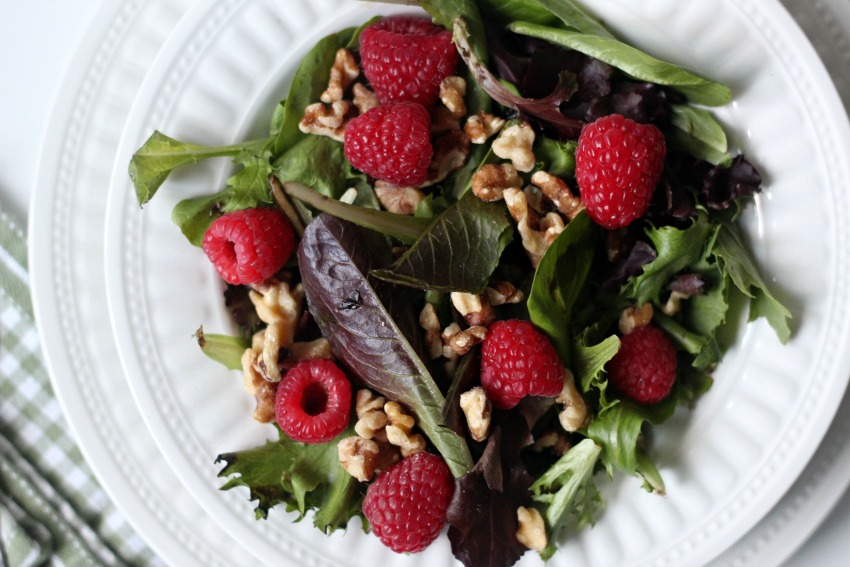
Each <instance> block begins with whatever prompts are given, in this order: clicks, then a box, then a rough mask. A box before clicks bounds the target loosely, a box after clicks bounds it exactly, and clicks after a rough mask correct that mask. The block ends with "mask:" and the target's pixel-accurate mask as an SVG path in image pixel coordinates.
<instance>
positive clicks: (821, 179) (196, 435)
mask: <svg viewBox="0 0 850 567" xmlns="http://www.w3.org/2000/svg"><path fill="white" fill-rule="evenodd" d="M594 8H595V9H596V10H597V13H598V14H599V15H600V16H602V17H603V18H604V19H605V20H606V21H607V22H608V23H609V24H611V25H612V26H613V27H614V28H615V29H617V30H618V31H619V32H620V33H621V35H623V36H624V37H627V38H629V39H630V40H632V41H633V42H634V43H635V44H637V45H641V46H643V47H645V48H647V49H648V50H649V51H651V52H654V53H656V54H658V55H660V56H662V57H666V58H669V59H673V60H678V61H682V62H686V63H687V64H688V65H689V66H691V67H693V68H695V69H696V70H698V71H701V72H703V73H704V74H707V75H711V76H712V77H715V78H718V79H720V80H722V81H724V82H726V83H728V84H730V86H731V87H732V88H733V91H734V92H735V101H734V102H733V104H731V105H730V106H729V107H727V108H724V109H722V110H720V111H719V116H720V118H721V119H722V120H723V121H724V122H725V123H726V124H727V125H728V126H729V128H730V130H731V132H732V133H733V139H734V142H735V143H736V144H737V145H739V146H740V147H742V148H743V149H744V150H745V151H746V153H747V154H748V155H749V157H750V158H751V159H753V160H754V161H755V162H756V163H757V164H758V165H759V166H760V167H761V169H762V170H763V171H764V172H765V173H766V177H767V190H766V192H765V193H764V194H763V195H762V196H761V197H760V198H759V199H758V206H757V207H756V209H754V210H753V211H751V212H750V214H749V215H748V216H747V222H746V226H745V228H746V232H747V234H748V237H749V238H750V240H751V241H752V242H753V246H754V250H755V252H756V255H757V257H758V258H759V260H760V262H761V264H762V266H763V267H764V269H765V272H766V273H767V274H769V275H770V276H772V280H773V282H774V287H775V288H776V291H777V293H778V294H779V295H780V296H781V297H782V298H783V299H785V300H786V301H787V302H788V303H789V304H790V305H791V306H792V308H793V310H794V312H795V314H796V315H797V328H796V330H795V337H794V340H793V341H792V342H791V344H789V345H788V346H786V347H782V346H780V345H779V344H778V342H777V341H776V339H775V337H774V335H773V333H772V331H770V330H769V329H768V328H767V327H766V325H763V324H760V323H759V324H755V325H752V326H749V327H748V328H747V329H746V331H745V333H743V335H742V336H741V340H740V342H739V343H738V344H737V345H736V346H735V348H733V349H732V351H730V353H729V354H728V355H727V359H726V360H725V361H724V364H723V365H722V366H721V368H720V369H719V370H718V372H717V375H716V377H717V383H716V387H715V388H714V389H713V390H712V392H711V393H710V394H709V395H708V396H706V397H705V398H704V399H703V400H701V402H700V404H699V405H698V407H697V409H696V411H694V412H693V413H692V414H685V413H682V414H680V415H679V416H678V417H677V420H678V424H676V425H678V427H676V425H674V426H673V427H670V428H667V430H666V432H664V433H661V434H660V435H659V437H658V440H657V441H658V442H657V444H656V447H655V449H654V450H655V453H656V455H657V458H658V460H659V463H660V465H661V468H662V473H663V474H664V475H665V479H666V481H667V486H668V496H667V497H666V498H657V497H652V496H650V495H647V494H644V493H643V492H641V491H640V490H639V489H638V488H637V486H636V484H635V482H634V481H632V480H630V479H620V480H618V481H617V482H615V483H613V484H612V485H609V486H608V489H606V491H605V492H606V497H607V499H608V509H607V511H606V513H605V515H604V516H603V517H602V518H601V520H600V522H599V523H598V524H597V525H596V527H595V528H594V529H593V530H587V531H584V532H582V533H581V534H579V535H577V536H574V537H571V538H569V539H568V540H567V541H566V542H564V545H563V548H562V552H561V553H560V554H558V555H557V556H556V557H555V558H554V559H553V562H554V564H556V565H560V564H567V563H568V562H569V563H572V564H588V565H590V564H592V565H617V564H629V565H663V564H676V565H686V564H702V563H705V562H707V561H708V560H710V559H712V558H713V557H714V556H715V555H717V554H718V553H720V552H721V551H723V550H724V549H726V548H727V547H729V546H730V545H731V544H732V543H734V542H735V541H736V540H737V539H738V538H740V537H741V536H742V535H743V534H744V533H746V531H747V530H749V529H750V528H751V527H753V526H754V525H755V524H756V523H757V522H758V520H759V519H760V518H761V517H762V516H764V515H765V514H766V513H767V512H768V510H769V509H770V508H771V507H772V506H773V505H774V504H776V502H777V501H778V500H779V498H780V497H781V495H782V494H783V493H784V492H785V491H786V490H787V489H788V488H789V487H790V486H791V484H792V483H793V481H794V480H795V479H796V478H797V476H798V474H799V473H800V472H801V471H802V469H803V467H804V466H805V463H806V462H807V461H808V459H809V458H810V457H811V455H812V453H813V452H814V448H815V444H816V443H817V442H818V441H819V440H820V439H821V438H822V436H823V435H824V433H825V432H826V428H827V426H828V425H829V423H830V421H831V418H832V415H833V414H834V412H835V409H836V407H837V404H838V402H839V401H840V399H841V396H842V393H843V391H844V388H845V384H846V379H847V376H848V369H849V368H850V366H848V363H850V359H848V355H847V354H845V353H843V352H842V350H843V349H842V348H841V347H842V346H843V345H844V344H846V340H847V333H848V323H847V322H846V321H845V319H846V317H843V316H842V314H843V313H844V312H846V309H847V302H848V298H850V296H848V295H847V293H846V292H845V291H843V288H842V286H841V285H839V282H841V281H843V275H844V274H845V273H846V271H847V268H848V250H847V248H846V246H847V245H846V236H845V234H844V233H845V231H846V229H845V228H844V227H843V226H842V224H841V223H839V222H838V216H837V215H836V212H837V211H841V210H843V209H846V208H847V207H848V204H849V203H848V201H847V197H846V193H845V192H843V191H842V190H841V189H842V184H843V180H844V179H846V178H847V176H846V175H845V174H844V173H842V172H847V170H848V168H849V167H850V164H848V161H847V155H848V152H846V151H844V150H845V149H848V148H850V141H849V140H848V131H847V126H846V119H845V117H844V111H843V108H842V107H841V105H840V103H839V101H838V98H837V96H836V95H835V92H834V89H833V88H832V86H831V83H830V82H829V80H828V76H827V75H826V74H825V72H824V71H823V68H822V66H821V64H820V62H819V61H818V60H817V59H816V57H815V56H814V52H813V51H812V50H811V48H810V47H809V46H808V44H807V43H806V42H805V40H804V38H803V36H802V34H801V33H800V32H799V30H798V29H797V28H796V27H795V26H794V24H793V21H792V20H791V19H790V18H789V17H788V16H787V14H786V13H785V12H784V11H783V10H782V9H781V7H780V6H779V5H778V4H775V3H765V2H738V3H732V2H720V3H718V2H709V1H703V2H691V3H688V4H686V5H685V4H682V3H677V2H673V1H670V0H655V1H652V2H648V3H645V4H643V5H642V7H641V9H640V10H636V9H634V8H631V7H630V6H629V5H628V3H626V2H625V1H614V0H611V1H606V2H598V3H595V4H594ZM371 9H372V7H370V6H368V5H364V4H359V3H353V4H352V3H344V2H339V1H330V0H328V1H326V2H322V3H319V4H313V3H311V4H310V8H309V9H308V8H307V7H306V5H304V7H303V8H301V9H299V10H297V11H295V10H292V9H291V8H289V9H285V8H284V6H283V4H276V3H263V2H233V3H224V4H217V5H215V7H214V8H213V7H210V6H206V5H199V6H198V7H197V9H196V10H195V11H194V12H193V13H192V14H190V15H189V16H188V17H187V19H186V20H184V22H183V25H181V27H180V30H178V32H176V33H175V35H174V36H173V37H172V38H171V41H170V42H169V45H168V46H167V47H166V49H165V50H164V51H163V53H162V55H161V56H160V57H159V59H158V60H157V62H156V64H155V65H154V67H153V68H152V70H151V72H150V73H149V74H148V77H147V79H146V81H145V83H144V85H143V87H142V89H141V90H140V93H139V97H138V99H137V101H136V104H135V105H134V108H133V110H132V113H131V117H130V121H129V122H128V126H127V129H126V130H125V135H124V138H123V140H122V143H121V146H120V148H119V152H118V156H119V158H118V159H119V162H118V165H117V168H116V173H115V176H114V178H113V185H112V188H111V191H110V205H109V211H108V215H107V232H106V234H107V242H108V245H107V261H108V262H109V263H110V265H111V266H112V268H113V269H112V270H111V271H110V272H109V273H108V274H107V292H108V296H109V302H110V306H111V311H112V316H113V323H114V325H115V333H116V339H117V343H118V347H119V351H120V353H121V356H122V361H123V363H124V366H125V370H126V372H127V376H128V379H129V380H130V384H131V388H132V389H133V392H134V394H135V395H136V398H137V403H138V405H139V407H140V410H141V412H142V414H143V415H144V417H145V419H146V422H147V423H148V426H149V427H150V428H151V431H152V432H153V435H154V438H155V439H156V440H157V442H158V443H159V444H160V447H161V448H162V451H163V454H164V455H165V456H166V458H168V459H169V461H170V462H171V463H172V466H173V467H174V469H175V470H176V471H177V472H178V475H179V476H180V477H181V478H182V479H184V481H185V483H186V486H187V488H188V489H189V490H190V491H191V492H193V493H194V494H195V496H196V497H197V498H198V499H199V501H200V502H201V503H202V505H203V506H204V507H205V508H206V509H207V510H208V511H209V512H210V513H211V514H212V515H213V516H214V517H216V518H217V519H219V521H221V522H222V524H223V525H224V526H225V527H226V528H227V530H228V531H229V532H230V533H234V534H238V537H239V539H240V540H241V541H244V542H248V547H249V548H251V549H252V550H254V551H255V552H257V553H258V555H259V557H260V558H261V559H263V560H264V561H266V562H275V561H281V560H282V559H281V558H282V557H299V556H300V557H309V558H311V559H312V560H313V561H315V562H317V563H324V562H339V563H344V564H359V563H362V564H374V563H376V562H381V563H385V564H419V563H422V564H424V562H427V564H429V565H433V564H450V563H452V561H453V560H452V559H451V555H450V554H449V553H448V545H447V543H446V541H445V540H444V539H443V540H441V541H440V542H438V544H437V545H435V546H433V547H432V548H430V549H429V550H428V551H426V552H425V553H424V554H421V555H418V556H413V557H399V556H396V555H393V554H390V553H388V552H386V550H384V549H383V548H381V547H380V545H379V544H378V543H377V542H376V541H375V540H374V539H370V538H366V537H364V536H363V535H362V534H360V533H359V531H358V530H349V532H348V533H347V534H345V535H342V534H335V535H334V536H333V537H334V539H339V540H343V541H344V542H345V545H341V546H337V545H333V546H330V545H327V544H326V540H325V538H324V536H322V535H321V534H319V533H318V532H316V531H315V530H313V529H312V528H310V526H309V525H308V524H307V523H302V524H297V525H292V524H289V523H288V519H287V518H286V515H285V514H283V513H282V512H279V513H277V514H274V515H273V516H272V519H271V520H270V521H269V522H263V523H260V524H257V523H256V522H255V521H254V519H253V515H252V514H251V512H250V505H249V504H248V503H247V502H245V501H244V493H243V494H238V493H235V492H231V493H227V494H222V493H220V492H219V491H218V490H217V487H218V485H219V484H220V480H219V479H216V478H215V473H216V472H217V469H216V467H215V466H214V465H213V464H212V463H211V459H210V457H211V456H212V455H215V454H217V453H219V452H222V451H227V450H233V449H234V448H237V449H238V448H247V447H250V446H252V445H253V444H257V443H258V442H261V441H262V440H263V439H265V438H266V437H267V436H268V434H269V430H268V429H267V428H261V427H258V426H256V425H254V424H253V423H251V421H250V417H249V415H250V409H251V408H250V405H251V403H252V401H251V400H250V399H248V398H247V397H246V396H245V395H244V394H242V393H241V385H240V383H239V379H238V376H234V374H233V373H227V372H222V371H219V370H218V369H216V368H215V367H214V366H212V365H210V364H209V363H206V362H204V360H203V357H202V355H200V353H198V352H197V351H194V352H193V350H192V348H191V346H190V345H189V344H188V338H184V339H183V341H181V340H180V337H187V335H188V334H190V333H191V331H192V330H193V328H194V326H196V325H197V324H200V323H204V324H205V326H206V327H207V328H208V329H226V328H228V325H227V322H226V319H225V317H224V314H223V309H222V307H221V302H220V299H219V291H220V286H219V283H218V281H217V279H216V277H215V276H214V272H213V270H212V269H211V268H210V267H209V266H208V265H207V264H206V262H205V260H204V258H203V256H202V254H201V253H200V252H199V251H198V250H195V249H192V248H191V247H188V246H187V245H186V244H185V243H183V242H182V236H181V235H180V234H179V232H178V231H177V230H176V229H174V228H173V227H172V226H171V224H170V220H169V214H168V212H169V210H170V208H171V207H172V206H173V204H174V203H175V202H176V201H177V200H178V199H180V198H183V197H185V196H188V195H196V194H199V193H203V192H208V191H209V190H210V188H216V187H219V186H221V185H222V183H223V180H224V178H225V176H226V174H227V169H228V168H227V164H210V165H207V166H206V167H204V168H202V169H201V170H197V171H195V172H193V173H189V174H186V175H183V176H181V177H180V178H178V179H175V180H174V182H173V183H170V185H169V186H168V187H165V188H163V190H162V194H161V195H158V196H157V198H156V199H155V200H154V202H152V203H151V204H150V205H149V206H148V207H146V210H145V211H144V212H143V213H141V214H140V212H139V211H138V208H137V207H136V205H135V204H134V201H133V193H132V189H131V187H130V184H129V181H128V180H127V179H126V177H125V172H124V171H123V168H122V164H121V163H120V159H121V156H122V155H124V156H126V157H128V158H129V155H130V154H131V153H132V151H133V150H134V149H135V148H137V147H138V146H139V145H140V144H141V143H142V142H143V141H144V139H145V138H146V137H147V136H148V135H149V134H150V132H151V131H153V130H154V129H160V130H163V131H165V132H167V133H168V134H169V135H171V136H174V137H176V138H178V139H184V140H189V141H195V142H206V143H210V144H224V143H232V142H233V141H236V140H239V139H243V138H244V137H246V136H248V135H250V134H252V133H257V125H258V124H263V123H264V122H265V120H264V118H265V117H264V116H263V114H264V113H265V114H268V112H269V109H270V108H271V107H272V105H273V104H274V102H275V101H276V99H278V98H281V97H282V96H283V94H282V93H283V92H284V91H283V90H282V87H283V86H285V83H286V79H287V76H288V74H290V73H291V72H292V70H293V68H294V67H293V66H294V64H295V62H296V61H297V59H298V56H299V55H300V54H303V53H304V51H305V50H306V48H307V47H308V46H309V45H311V44H312V43H313V42H314V41H315V40H316V39H317V38H318V37H320V36H321V35H323V34H324V33H327V32H328V31H332V30H335V29H339V28H341V27H343V26H344V25H352V24H357V23H360V22H362V21H364V20H365V19H366V15H367V14H368V13H369V12H370V10H371ZM331 13H332V14H334V17H328V16H327V14H331ZM721 21H722V25H721V24H720V22H721ZM263 26H265V27H263ZM662 26H663V28H664V30H665V31H666V33H665V35H663V36H661V35H660V34H658V31H659V29H661V27H662ZM298 29H300V30H304V29H311V30H314V32H313V33H311V34H304V33H296V31H295V30H298ZM272 30H274V33H272ZM741 37H747V38H749V40H748V41H746V42H742V41H740V38H741ZM213 38H214V39H213ZM789 38H794V41H789V40H788V39H789ZM246 52H250V53H251V54H252V57H251V59H250V61H246V59H245V57H244V53H246ZM279 53H287V54H288V57H286V58H277V57H275V54H279ZM209 116H216V117H217V120H215V121H214V122H211V121H210V120H209V119H208V117H209ZM801 164H805V165H806V167H801ZM800 187H810V188H811V191H812V193H810V195H811V198H810V199H809V200H808V202H806V206H800V193H799V188H800ZM812 250H820V251H822V252H821V254H822V255H821V254H812V253H811V251H812ZM178 274H179V277H177V276H178ZM178 311H179V312H180V316H179V317H174V313H175V312H178ZM187 325H188V328H187ZM815 378H817V379H815ZM647 517H651V518H653V520H652V522H645V521H643V520H642V518H647ZM352 548H356V549H358V553H357V554H356V555H352V553H351V549H352ZM355 558H356V559H355ZM534 560H535V559H534V556H533V555H530V554H529V555H527V556H526V559H525V560H524V561H526V562H532V561H534ZM293 561H296V560H295V559H293ZM298 561H300V559H299V560H298Z"/></svg>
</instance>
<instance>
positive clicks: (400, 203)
mask: <svg viewBox="0 0 850 567" xmlns="http://www.w3.org/2000/svg"><path fill="white" fill-rule="evenodd" d="M375 195H376V196H377V197H378V201H380V202H381V206H383V207H384V208H385V209H386V210H387V211H389V212H391V213H396V214H398V215H412V214H413V213H415V212H416V207H418V206H419V203H420V202H422V199H424V198H425V194H424V193H423V192H422V191H420V190H419V189H417V188H416V187H398V186H396V185H392V184H391V183H387V182H386V181H381V180H378V181H375Z"/></svg>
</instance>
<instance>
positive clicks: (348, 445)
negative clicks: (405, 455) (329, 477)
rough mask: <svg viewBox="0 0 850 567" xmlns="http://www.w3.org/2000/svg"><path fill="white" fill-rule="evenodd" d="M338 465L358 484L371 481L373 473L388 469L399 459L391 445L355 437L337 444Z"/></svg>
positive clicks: (399, 455)
mask: <svg viewBox="0 0 850 567" xmlns="http://www.w3.org/2000/svg"><path fill="white" fill-rule="evenodd" d="M337 454H338V455H339V464H340V465H342V468H343V469H345V470H346V471H347V472H348V473H349V474H350V475H351V476H353V477H354V478H356V479H357V480H359V481H360V482H368V481H369V480H372V477H373V476H375V473H379V472H381V471H383V470H386V469H388V468H389V467H391V466H392V465H393V464H394V463H397V462H398V461H399V460H400V459H401V454H400V453H399V451H398V449H397V448H395V447H393V446H392V445H390V444H388V443H384V442H380V441H375V440H373V439H364V438H362V437H359V436H357V435H352V436H351V437H346V438H344V439H341V440H340V442H339V443H338V444H337Z"/></svg>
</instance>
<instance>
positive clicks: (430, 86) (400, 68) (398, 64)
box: [360, 16, 458, 106]
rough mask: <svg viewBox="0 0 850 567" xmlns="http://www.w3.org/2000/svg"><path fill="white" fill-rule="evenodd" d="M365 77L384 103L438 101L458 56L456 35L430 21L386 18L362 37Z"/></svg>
mask: <svg viewBox="0 0 850 567" xmlns="http://www.w3.org/2000/svg"><path fill="white" fill-rule="evenodd" d="M360 60H361V65H362V67H363V74H364V75H365V76H366V78H367V79H369V84H371V85H372V88H373V89H374V90H375V94H377V95H378V98H379V99H380V101H381V103H382V104H387V103H390V102H405V101H410V102H418V103H420V104H424V105H425V106H429V105H431V104H433V103H434V101H436V100H437V95H438V94H439V92H440V83H441V82H442V80H443V79H445V78H446V77H448V76H450V75H453V74H454V72H455V68H456V67H457V63H458V53H457V49H455V46H454V44H453V43H452V34H451V33H450V32H448V31H446V30H445V29H444V28H441V27H439V26H436V25H434V24H432V23H431V22H429V21H428V20H423V19H422V18H415V17H410V16H394V17H389V18H384V19H382V20H380V21H378V22H376V23H374V24H372V25H371V26H369V27H367V28H366V29H364V30H363V33H361V34H360Z"/></svg>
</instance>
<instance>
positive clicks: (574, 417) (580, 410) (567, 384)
mask: <svg viewBox="0 0 850 567" xmlns="http://www.w3.org/2000/svg"><path fill="white" fill-rule="evenodd" d="M555 402H556V403H559V404H563V406H564V409H562V410H561V411H560V413H558V421H560V422H561V427H563V428H564V430H565V431H568V432H570V433H572V432H574V431H578V430H579V429H581V428H582V427H584V426H585V425H587V417H588V413H587V404H586V403H585V402H584V398H582V397H581V394H580V393H579V391H578V389H577V388H576V381H575V378H574V377H573V373H572V372H570V371H569V370H567V371H566V372H565V373H564V387H563V389H562V390H561V393H560V394H558V396H557V397H556V398H555Z"/></svg>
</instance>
